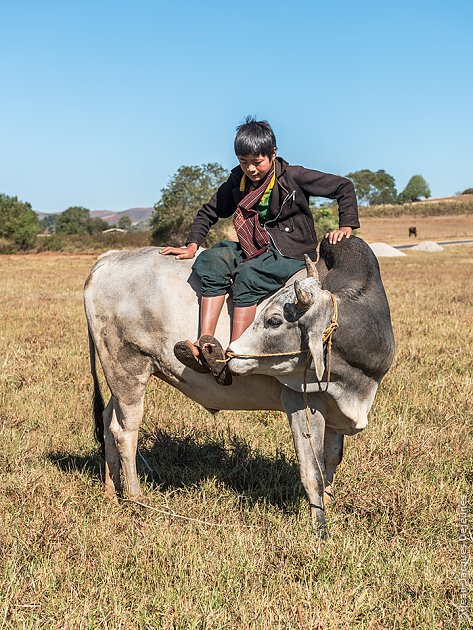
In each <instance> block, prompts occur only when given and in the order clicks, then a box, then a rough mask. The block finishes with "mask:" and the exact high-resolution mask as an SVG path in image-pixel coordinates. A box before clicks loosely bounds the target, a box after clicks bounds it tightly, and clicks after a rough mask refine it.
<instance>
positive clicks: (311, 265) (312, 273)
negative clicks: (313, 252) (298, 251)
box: [304, 254, 319, 280]
mask: <svg viewBox="0 0 473 630" xmlns="http://www.w3.org/2000/svg"><path fill="white" fill-rule="evenodd" d="M304 260H305V266H306V268H307V277H308V278H316V279H317V280H318V279H319V272H318V271H317V267H316V266H315V262H312V260H311V259H310V258H309V256H307V254H304Z"/></svg>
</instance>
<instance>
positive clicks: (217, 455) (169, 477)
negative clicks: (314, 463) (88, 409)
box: [48, 430, 304, 510]
mask: <svg viewBox="0 0 473 630" xmlns="http://www.w3.org/2000/svg"><path fill="white" fill-rule="evenodd" d="M145 442H146V444H148V445H150V446H148V447H140V449H139V452H140V454H141V455H142V456H143V457H144V459H145V460H146V462H147V464H148V465H149V466H150V467H151V468H152V470H153V475H152V478H151V474H150V471H149V470H148V469H147V468H146V466H145V464H143V462H142V460H141V459H140V457H139V456H138V459H137V464H138V470H139V473H140V475H141V477H142V478H144V477H147V481H148V482H151V484H152V485H153V486H156V487H159V488H161V489H162V490H169V489H178V488H189V487H192V486H198V485H200V484H201V483H202V482H204V481H205V480H209V479H212V480H213V479H214V480H216V481H217V483H219V484H222V486H224V487H226V488H229V489H231V490H232V491H234V492H235V493H236V494H238V495H239V496H240V497H241V499H242V500H243V501H244V502H245V504H248V503H250V504H254V503H256V502H259V501H261V500H263V501H268V502H269V503H271V504H272V505H275V506H277V507H279V508H281V509H283V510H291V509H292V508H294V507H295V504H296V503H298V502H299V500H300V498H301V497H302V496H304V495H303V490H302V486H301V481H300V477H299V468H298V466H297V465H296V464H294V463H292V462H290V461H288V459H287V458H286V457H285V456H284V454H282V453H277V454H276V455H275V456H274V457H266V456H264V455H262V454H261V453H258V452H257V451H253V450H252V449H251V448H250V446H249V445H248V444H247V443H246V442H244V441H242V440H240V439H238V438H236V437H234V438H232V439H231V440H230V443H229V444H227V445H226V446H224V443H223V441H219V440H215V439H213V438H209V437H208V436H204V437H201V438H199V439H197V438H196V437H195V436H185V437H181V436H176V435H172V434H170V433H167V432H166V431H162V430H159V431H156V432H154V433H153V434H148V435H147V436H145ZM48 459H49V461H51V462H52V463H53V464H55V465H56V466H57V467H58V468H60V469H61V470H63V471H64V472H73V471H79V472H82V473H83V472H85V473H86V474H88V475H89V476H91V477H92V478H95V479H97V481H98V480H99V479H102V460H101V457H100V456H99V455H98V454H93V455H90V456H89V457H87V456H78V455H71V454H66V453H50V454H49V456H48Z"/></svg>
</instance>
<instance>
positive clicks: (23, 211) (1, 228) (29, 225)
mask: <svg viewBox="0 0 473 630" xmlns="http://www.w3.org/2000/svg"><path fill="white" fill-rule="evenodd" d="M40 231H41V228H40V225H39V220H38V215H37V214H36V212H34V211H33V210H32V208H31V204H29V203H27V202H24V201H19V200H18V198H17V197H9V196H8V195H4V194H0V237H1V238H5V239H7V240H9V241H13V243H15V245H17V247H19V248H20V249H29V248H30V247H33V245H34V244H35V241H36V236H37V234H38V233H39V232H40Z"/></svg>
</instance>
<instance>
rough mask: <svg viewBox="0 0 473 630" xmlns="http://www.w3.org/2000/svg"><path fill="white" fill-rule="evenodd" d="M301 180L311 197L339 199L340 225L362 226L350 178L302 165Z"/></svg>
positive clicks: (305, 190)
mask: <svg viewBox="0 0 473 630" xmlns="http://www.w3.org/2000/svg"><path fill="white" fill-rule="evenodd" d="M299 182H300V186H301V188H302V190H303V191H304V192H306V193H307V194H309V195H310V196H311V197H327V198H328V199H336V200H337V203H338V217H339V219H338V225H339V226H340V227H351V228H359V227H360V222H359V220H358V203H357V200H356V193H355V187H354V186H353V182H351V181H350V180H349V179H347V178H346V177H340V176H339V175H330V174H329V173H322V172H321V171H314V170H312V169H309V168H304V167H302V166H300V167H299Z"/></svg>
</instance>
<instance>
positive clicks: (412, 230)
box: [409, 225, 417, 238]
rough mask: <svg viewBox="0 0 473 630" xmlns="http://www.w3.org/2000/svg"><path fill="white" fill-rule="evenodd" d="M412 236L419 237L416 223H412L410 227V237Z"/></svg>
mask: <svg viewBox="0 0 473 630" xmlns="http://www.w3.org/2000/svg"><path fill="white" fill-rule="evenodd" d="M411 236H413V237H414V238H417V228H416V226H415V225H411V226H410V228H409V238H411Z"/></svg>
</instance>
